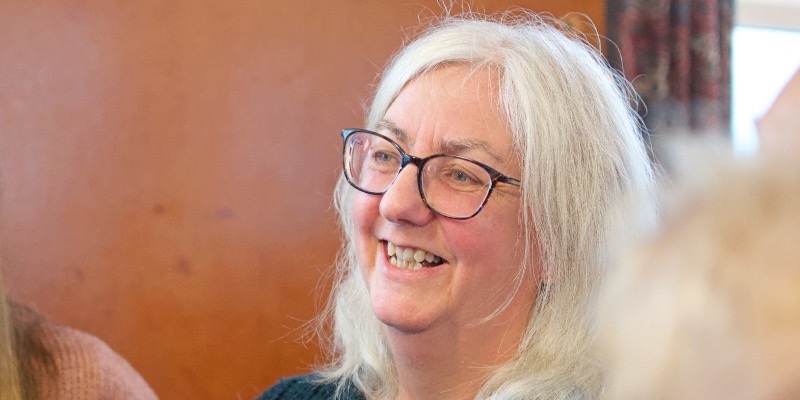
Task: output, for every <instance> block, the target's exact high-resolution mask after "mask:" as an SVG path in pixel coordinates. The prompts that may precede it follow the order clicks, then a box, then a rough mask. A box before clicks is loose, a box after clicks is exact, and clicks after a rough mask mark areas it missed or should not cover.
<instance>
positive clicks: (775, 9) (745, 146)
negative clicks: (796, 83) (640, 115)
mask: <svg viewBox="0 0 800 400" xmlns="http://www.w3.org/2000/svg"><path fill="white" fill-rule="evenodd" d="M736 6H737V18H736V26H735V27H734V30H733V37H732V39H731V45H732V46H733V50H732V53H733V54H732V56H733V59H732V64H731V69H732V77H733V82H732V92H731V95H732V98H733V104H732V127H733V145H734V148H735V149H736V150H737V151H740V152H745V153H750V152H753V151H755V150H756V149H757V148H758V137H757V134H756V130H755V121H756V119H758V118H759V117H761V115H763V114H764V112H765V111H766V110H767V108H768V107H769V106H770V105H771V104H772V102H773V101H774V100H775V97H776V96H777V95H778V93H779V92H780V90H781V89H782V88H783V86H784V85H785V84H786V82H788V81H789V79H790V78H791V77H792V75H794V73H795V71H797V69H798V68H800V0H738V1H737V5H736Z"/></svg>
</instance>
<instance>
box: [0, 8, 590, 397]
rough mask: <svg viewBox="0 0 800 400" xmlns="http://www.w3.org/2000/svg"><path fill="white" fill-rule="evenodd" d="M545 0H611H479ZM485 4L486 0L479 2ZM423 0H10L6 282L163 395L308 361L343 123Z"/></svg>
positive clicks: (216, 392) (240, 385)
mask: <svg viewBox="0 0 800 400" xmlns="http://www.w3.org/2000/svg"><path fill="white" fill-rule="evenodd" d="M474 3H476V4H477V6H476V7H475V8H476V9H481V8H483V9H485V10H487V11H493V10H496V9H502V8H504V7H506V6H507V5H509V4H512V3H514V4H517V5H520V6H527V7H529V8H531V9H533V10H548V11H550V12H552V13H553V14H554V15H557V16H559V15H563V14H564V13H566V12H567V11H580V12H584V13H587V14H588V15H590V16H592V17H593V19H595V20H596V21H597V22H598V23H599V25H600V28H601V29H602V27H603V3H601V1H599V0H591V1H560V2H549V1H545V0H537V1H533V0H531V1H516V2H513V1H502V0H497V1H488V0H487V1H483V2H482V1H475V2H474ZM482 3H483V4H491V6H488V5H481V4H482ZM425 7H427V8H429V9H433V10H436V9H438V7H437V6H436V1H435V0H415V1H388V0H387V1H364V0H337V1H305V2H303V1H296V2H289V1H267V0H238V1H211V0H192V1H189V0H170V1H162V0H141V1H111V0H83V1H78V0H39V1H30V2H28V1H13V0H12V1H1V2H0V179H1V181H0V185H2V200H1V201H0V218H1V219H0V234H1V235H2V242H1V244H0V247H1V248H2V268H3V271H4V273H5V277H6V282H7V285H8V290H9V292H10V293H11V295H13V296H14V297H17V298H19V299H21V300H23V301H24V302H27V303H29V304H31V305H33V306H34V307H36V308H38V309H40V310H41V311H42V312H44V313H46V314H48V315H51V316H52V317H54V318H55V319H57V320H59V321H61V322H64V323H66V324H69V325H73V326H76V327H78V328H80V329H83V330H86V331H89V332H92V333H94V334H95V335H97V336H100V337H101V338H103V339H104V340H106V341H107V342H108V343H109V344H111V346H112V347H114V348H115V349H116V350H118V351H119V352H120V353H121V354H123V355H124V356H125V357H126V358H128V359H129V360H130V362H131V363H132V364H133V365H134V366H135V367H136V368H137V369H138V370H139V371H140V372H141V373H142V374H143V375H144V377H145V378H146V379H147V380H148V381H149V382H150V383H151V385H152V386H153V387H154V389H155V390H156V391H157V392H158V393H159V394H160V395H161V397H162V398H163V399H188V398H196V399H224V398H229V399H234V398H240V397H241V398H242V399H247V398H251V397H253V396H254V395H256V394H257V393H258V392H259V391H261V390H262V389H264V388H265V387H267V386H269V385H270V384H271V383H273V382H274V381H275V380H276V379H277V378H278V377H279V376H281V375H286V374H296V373H301V372H305V371H307V369H306V368H307V366H308V365H309V364H310V363H312V362H313V361H314V359H315V356H316V354H317V353H316V350H315V349H314V348H313V345H312V346H310V348H306V347H305V346H304V345H303V344H302V343H300V342H299V340H298V338H299V337H300V334H301V333H302V326H303V321H306V320H308V319H309V318H311V317H312V316H313V314H314V309H315V304H319V303H320V302H322V301H323V300H324V297H325V291H326V290H325V282H327V281H326V280H325V279H324V278H323V277H324V276H325V273H326V272H327V271H328V268H329V266H330V265H331V263H332V260H333V258H334V256H335V253H336V249H337V244H338V238H337V228H336V225H335V217H334V215H333V212H332V210H331V191H332V189H333V185H334V181H335V178H336V176H337V173H338V170H339V163H340V161H339V154H340V150H339V147H340V137H339V135H338V132H339V130H340V129H341V128H343V127H357V126H359V125H361V121H362V119H363V113H362V104H363V102H364V101H365V100H366V99H367V97H368V94H369V88H370V84H371V83H373V82H374V78H375V76H376V74H377V73H378V71H379V70H380V68H381V67H382V66H384V65H385V63H386V60H387V58H388V57H389V55H390V54H391V53H392V52H393V51H395V50H396V48H397V47H398V46H399V45H400V43H401V41H402V38H403V30H402V28H410V27H413V26H414V25H415V23H416V21H417V20H418V18H419V16H420V15H423V16H425V15H430V11H425V10H426V9H425Z"/></svg>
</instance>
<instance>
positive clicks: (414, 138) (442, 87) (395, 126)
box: [378, 65, 512, 160]
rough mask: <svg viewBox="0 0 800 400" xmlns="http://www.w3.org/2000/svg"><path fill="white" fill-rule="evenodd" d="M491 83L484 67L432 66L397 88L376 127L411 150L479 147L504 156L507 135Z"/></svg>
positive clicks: (493, 82) (494, 85)
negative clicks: (401, 87)
mask: <svg viewBox="0 0 800 400" xmlns="http://www.w3.org/2000/svg"><path fill="white" fill-rule="evenodd" d="M497 84H498V81H497V74H496V73H495V72H493V71H492V70H490V69H478V70H475V69H472V68H470V67H467V66H462V65H454V66H446V67H439V68H436V69H434V70H432V71H430V72H427V73H425V74H423V75H421V76H419V77H417V78H415V79H413V80H412V81H410V82H409V83H408V84H407V85H406V86H405V87H404V88H403V90H401V91H400V93H399V95H398V96H397V98H396V99H395V100H394V102H393V103H392V105H391V106H390V107H389V109H388V110H387V111H386V115H385V116H384V119H383V120H382V121H380V122H379V126H378V129H379V130H381V131H382V132H385V133H389V134H391V135H392V136H394V137H395V138H396V139H397V140H398V141H399V142H401V143H402V144H404V145H405V146H407V148H408V149H409V150H410V151H414V152H419V151H423V152H425V153H433V152H437V153H438V152H442V153H464V152H483V153H486V154H487V155H488V156H490V157H491V158H499V159H504V160H507V159H508V158H509V156H510V155H511V150H512V149H511V148H512V145H511V143H512V140H511V133H510V129H509V128H508V124H507V122H506V120H505V118H503V117H502V116H501V113H500V107H499V101H498V90H497Z"/></svg>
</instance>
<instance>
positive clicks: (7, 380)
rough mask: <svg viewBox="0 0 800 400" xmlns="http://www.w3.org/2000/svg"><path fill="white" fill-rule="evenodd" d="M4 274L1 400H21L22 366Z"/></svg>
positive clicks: (0, 329) (1, 289)
mask: <svg viewBox="0 0 800 400" xmlns="http://www.w3.org/2000/svg"><path fill="white" fill-rule="evenodd" d="M16 353H17V352H16V346H15V339H14V328H13V326H12V317H11V312H10V307H9V304H8V300H7V299H6V293H5V287H4V286H3V274H2V272H0V400H21V399H22V385H21V382H20V370H19V368H20V366H19V363H18V362H17V354H16Z"/></svg>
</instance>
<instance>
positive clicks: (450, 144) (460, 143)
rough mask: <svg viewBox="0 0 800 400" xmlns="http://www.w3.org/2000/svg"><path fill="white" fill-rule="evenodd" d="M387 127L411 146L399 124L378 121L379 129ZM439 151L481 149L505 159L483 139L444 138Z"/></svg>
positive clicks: (500, 160) (454, 151) (496, 157)
mask: <svg viewBox="0 0 800 400" xmlns="http://www.w3.org/2000/svg"><path fill="white" fill-rule="evenodd" d="M381 128H383V129H386V130H387V131H389V132H391V133H392V135H394V137H395V138H396V139H397V140H398V141H400V142H402V143H403V144H404V145H406V147H409V140H410V139H409V135H408V133H406V131H404V130H403V129H401V128H400V127H399V126H397V125H396V124H395V123H394V122H391V121H387V120H385V119H384V120H381V121H380V122H378V129H381ZM438 148H439V151H440V152H442V153H443V154H461V153H463V152H465V151H469V150H475V149H478V150H481V151H483V152H484V153H486V154H487V155H489V157H491V158H493V159H494V160H495V161H497V162H503V161H504V160H503V159H502V158H501V157H500V156H499V155H498V154H497V152H495V151H494V149H493V148H492V146H490V145H489V142H487V141H485V140H481V139H470V138H466V139H450V140H444V141H442V142H440V143H439V146H438Z"/></svg>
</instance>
